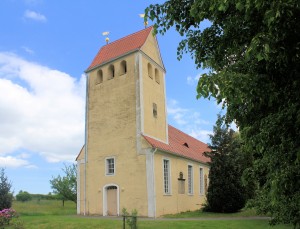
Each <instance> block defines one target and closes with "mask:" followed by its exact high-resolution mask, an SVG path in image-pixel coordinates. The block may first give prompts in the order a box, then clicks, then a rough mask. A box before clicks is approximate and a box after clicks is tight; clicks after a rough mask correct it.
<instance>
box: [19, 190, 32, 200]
mask: <svg viewBox="0 0 300 229" xmlns="http://www.w3.org/2000/svg"><path fill="white" fill-rule="evenodd" d="M16 199H17V201H22V202H25V201H29V200H31V199H32V196H31V195H30V193H29V192H26V191H22V190H20V192H19V193H18V194H17V195H16Z"/></svg>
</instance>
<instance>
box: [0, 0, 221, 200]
mask: <svg viewBox="0 0 300 229" xmlns="http://www.w3.org/2000/svg"><path fill="white" fill-rule="evenodd" d="M162 2H163V1H150V0H149V1H138V0H111V1H98V0H76V1H61V0H51V1H49V0H48V1H47V0H1V1H0V27H1V31H0V168H5V169H6V175H7V176H8V178H9V179H10V180H11V181H12V185H13V190H14V192H15V194H17V193H18V192H19V191H20V190H25V191H28V192H30V193H44V194H46V193H49V192H51V191H52V190H51V187H50V183H49V180H50V179H51V178H52V176H57V175H58V174H62V170H61V169H62V168H63V164H64V163H67V164H69V163H73V162H75V158H76V156H77V154H78V152H79V150H80V148H81V147H82V145H83V143H84V105H85V104H84V102H85V76H84V70H85V69H86V68H87V67H88V66H89V64H90V63H91V61H92V59H93V58H94V56H95V55H96V54H97V52H98V50H99V48H100V47H101V46H102V45H105V40H104V39H105V37H103V36H102V32H104V31H109V32H110V35H109V37H110V41H114V40H116V39H119V38H121V37H123V36H126V35H128V34H131V33H133V32H136V31H138V30H141V29H143V28H144V25H143V19H141V18H140V17H139V14H140V13H143V12H144V9H145V8H146V7H147V6H148V5H149V4H154V3H162ZM151 24H152V23H151V22H149V25H151ZM180 40H181V37H180V36H179V35H178V34H177V33H176V32H175V31H174V30H170V31H168V32H167V33H166V35H164V36H161V35H158V42H159V46H160V49H161V54H162V58H163V61H164V64H165V67H166V70H167V74H166V83H167V86H166V90H167V106H168V122H169V123H170V124H171V125H173V126H175V127H177V128H179V129H180V130H182V131H184V132H186V133H188V134H190V135H192V136H194V137H196V138H198V139H199V140H201V141H204V142H208V141H209V137H208V135H207V134H209V133H212V128H213V125H214V123H215V121H216V118H217V113H219V112H220V106H217V104H216V102H215V101H209V100H203V99H201V100H196V84H197V79H198V78H199V76H200V74H202V73H203V72H204V71H203V70H201V69H196V66H195V64H194V62H193V60H192V59H191V58H190V56H189V54H187V55H185V56H184V57H183V59H182V60H181V61H178V60H177V56H176V52H177V45H178V43H179V42H180Z"/></svg>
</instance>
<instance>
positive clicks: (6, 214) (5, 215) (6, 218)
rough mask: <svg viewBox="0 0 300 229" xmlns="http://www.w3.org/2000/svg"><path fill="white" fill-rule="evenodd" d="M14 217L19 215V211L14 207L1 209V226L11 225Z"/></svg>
mask: <svg viewBox="0 0 300 229" xmlns="http://www.w3.org/2000/svg"><path fill="white" fill-rule="evenodd" d="M13 217H17V212H16V211H15V210H14V209H12V208H6V209H3V210H2V211H0V228H4V226H5V225H9V222H10V221H11V219H12V218H13Z"/></svg>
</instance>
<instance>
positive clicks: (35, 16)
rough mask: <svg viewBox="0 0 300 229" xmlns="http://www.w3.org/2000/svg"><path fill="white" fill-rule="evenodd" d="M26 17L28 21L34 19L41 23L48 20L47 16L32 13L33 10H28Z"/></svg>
mask: <svg viewBox="0 0 300 229" xmlns="http://www.w3.org/2000/svg"><path fill="white" fill-rule="evenodd" d="M24 17H25V18H28V19H32V20H35V21H40V22H46V21H47V18H46V17H45V15H43V14H40V13H38V12H35V11H32V10H26V11H25V13H24Z"/></svg>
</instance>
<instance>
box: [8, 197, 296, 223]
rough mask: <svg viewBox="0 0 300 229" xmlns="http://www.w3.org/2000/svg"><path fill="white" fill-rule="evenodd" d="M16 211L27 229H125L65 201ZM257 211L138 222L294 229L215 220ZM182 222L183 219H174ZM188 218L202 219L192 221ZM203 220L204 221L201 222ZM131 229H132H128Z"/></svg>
mask: <svg viewBox="0 0 300 229" xmlns="http://www.w3.org/2000/svg"><path fill="white" fill-rule="evenodd" d="M13 208H14V209H15V210H16V211H17V212H18V213H19V214H20V217H19V220H21V221H22V222H23V225H24V228H25V229H27V228H28V229H57V228H60V229H79V228H80V229H82V228H85V229H92V228H93V229H94V228H97V229H118V228H120V229H121V228H122V225H123V224H122V220H120V218H111V219H107V218H101V217H82V216H77V215H76V205H75V203H72V202H70V201H66V202H65V207H62V202H61V201H55V200H40V201H37V200H32V201H29V202H24V203H22V202H18V201H15V202H14V203H13ZM255 215H256V214H255V213H254V211H252V210H251V211H250V210H247V211H242V212H239V213H234V214H214V213H203V212H201V211H194V212H186V213H181V214H176V215H168V216H167V217H168V219H167V218H161V219H156V220H152V219H138V228H139V229H150V228H151V229H152V228H155V229H170V228H172V229H182V228H184V229H196V228H197V229H198V228H200V229H208V228H209V229H214V228H215V229H221V228H222V229H241V228H242V229H248V228H249V229H250V228H251V229H252V228H255V229H290V228H292V227H291V226H288V225H278V226H275V227H271V226H269V224H268V220H262V219H260V220H250V219H244V218H241V219H228V220H227V219H226V220H224V219H223V218H222V220H221V219H220V220H215V219H209V218H211V217H247V216H255ZM174 218H180V219H174ZM188 218H199V220H189V219H188ZM201 218H202V219H201ZM126 228H127V229H128V228H129V227H128V226H126Z"/></svg>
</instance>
